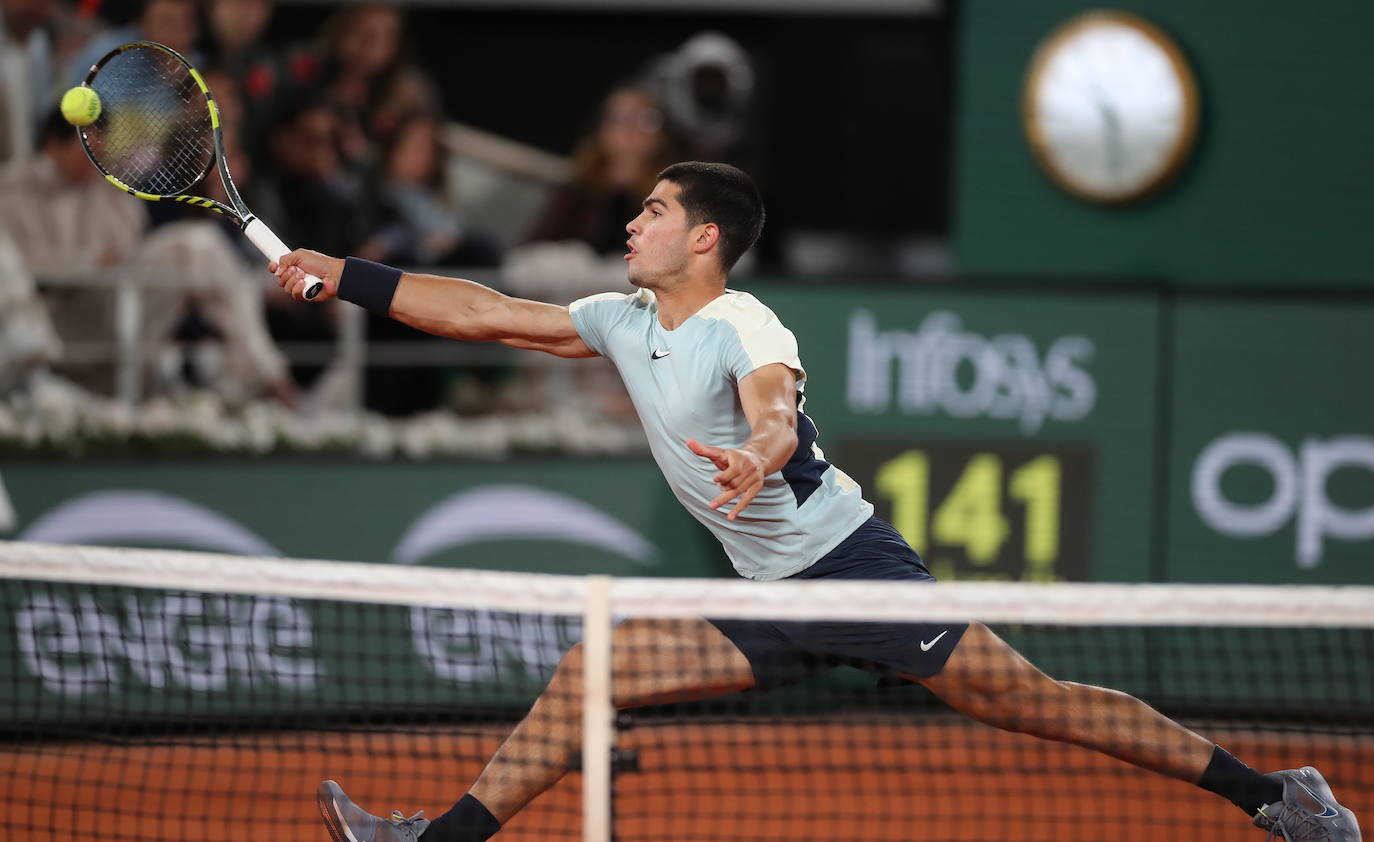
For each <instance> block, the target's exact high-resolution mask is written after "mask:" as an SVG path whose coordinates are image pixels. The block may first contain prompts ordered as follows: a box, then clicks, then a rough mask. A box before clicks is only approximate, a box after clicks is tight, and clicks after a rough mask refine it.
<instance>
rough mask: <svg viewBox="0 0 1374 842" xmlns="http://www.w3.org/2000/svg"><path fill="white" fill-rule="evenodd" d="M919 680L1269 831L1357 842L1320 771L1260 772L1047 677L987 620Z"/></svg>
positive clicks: (963, 704) (1130, 704)
mask: <svg viewBox="0 0 1374 842" xmlns="http://www.w3.org/2000/svg"><path fill="white" fill-rule="evenodd" d="M915 680H917V681H920V682H921V683H922V684H924V685H925V686H926V687H928V688H929V689H930V690H932V691H933V692H935V694H936V695H938V696H940V698H942V699H944V700H945V702H947V703H948V704H949V705H950V706H951V707H953V708H954V709H956V710H958V711H960V712H962V713H965V714H967V715H969V716H971V717H973V718H974V719H977V720H979V721H980V722H985V723H987V724H989V725H993V726H996V727H998V728H1002V729H1004V730H1007V731H1017V732H1021V733H1026V734H1033V735H1035V736H1037V737H1043V738H1045V739H1048V740H1056V741H1059V742H1066V743H1073V744H1075V745H1080V746H1084V747H1086V748H1090V749H1094V750H1096V751H1100V752H1102V753H1104V754H1108V755H1110V756H1112V757H1115V758H1118V759H1120V760H1124V761H1126V762H1127V763H1132V764H1134V765H1136V766H1140V767H1143V768H1145V769H1149V770H1151V771H1154V772H1159V773H1161V774H1164V775H1168V776H1170V777H1174V778H1177V779H1179V780H1182V781H1186V782H1187V783H1191V784H1195V785H1197V786H1200V787H1202V788H1204V789H1207V790H1210V791H1212V792H1215V793H1217V794H1218V795H1221V796H1223V797H1225V798H1227V799H1229V800H1230V801H1231V802H1232V803H1234V804H1235V805H1236V806H1238V807H1240V808H1241V809H1243V810H1245V812H1246V813H1247V814H1248V815H1251V816H1255V818H1256V821H1255V823H1256V824H1258V825H1260V826H1261V827H1263V828H1265V829H1269V828H1271V827H1274V825H1275V824H1276V822H1277V823H1285V822H1287V823H1288V825H1289V826H1297V825H1299V824H1302V825H1304V826H1305V827H1308V828H1309V829H1310V830H1311V835H1304V836H1301V837H1300V838H1302V839H1312V840H1332V842H1359V839H1360V831H1359V825H1358V824H1357V823H1356V821H1355V816H1354V814H1353V813H1351V812H1350V811H1349V810H1347V809H1345V808H1344V807H1341V806H1340V805H1339V804H1337V803H1336V801H1335V798H1334V797H1333V796H1332V794H1331V790H1330V788H1329V787H1328V786H1327V785H1326V781H1325V780H1323V779H1322V778H1321V775H1320V774H1319V773H1317V771H1316V770H1315V769H1311V768H1310V767H1305V768H1303V769H1300V770H1291V771H1286V772H1279V773H1275V774H1271V775H1263V774H1260V773H1259V772H1257V771H1255V770H1254V769H1252V768H1250V767H1249V766H1246V765H1245V764H1244V763H1241V762H1240V761H1239V760H1236V759H1235V758H1234V757H1232V756H1231V755H1230V754H1228V753H1227V752H1226V751H1224V750H1223V749H1222V748H1221V747H1220V746H1217V745H1216V744H1214V743H1212V742H1211V741H1210V740H1208V739H1206V738H1204V737H1202V736H1200V735H1198V734H1196V733H1194V732H1192V731H1190V730H1188V729H1187V728H1184V727H1183V726H1182V725H1179V724H1178V723H1177V722H1174V721H1173V720H1171V719H1169V718H1168V717H1166V716H1164V715H1163V714H1161V713H1160V712H1159V711H1157V710H1155V709H1154V708H1152V707H1150V706H1149V705H1147V704H1145V703H1144V702H1142V701H1140V700H1139V699H1136V698H1135V697H1133V696H1130V695H1127V694H1126V693H1122V692H1119V691H1117V690H1110V689H1107V688H1104V687H1092V686H1089V685H1086V684H1076V683H1074V682H1071V681H1056V680H1054V679H1052V678H1050V677H1049V676H1047V675H1045V674H1044V673H1043V672H1041V671H1040V670H1038V669H1036V668H1035V667H1034V666H1033V665H1032V664H1031V663H1030V662H1029V661H1027V660H1026V659H1025V658H1024V657H1022V656H1021V655H1020V654H1019V653H1018V652H1016V651H1015V650H1014V649H1012V648H1011V647H1010V646H1008V645H1007V644H1006V643H1004V642H1003V641H1002V640H1001V639H1000V638H998V637H997V635H995V634H993V633H992V631H990V630H989V629H988V628H987V627H986V626H984V625H982V624H981V623H972V624H970V625H969V627H968V630H967V631H966V632H965V633H964V636H963V638H962V639H961V640H960V641H959V644H958V645H957V646H956V647H955V649H954V651H953V652H952V653H951V654H950V655H949V659H948V660H947V661H946V662H945V665H944V668H943V669H942V670H941V671H940V672H939V673H938V674H936V675H933V676H930V677H926V678H916V679H915ZM1285 838H1289V836H1288V834H1287V833H1286V831H1285ZM1292 838H1299V837H1292Z"/></svg>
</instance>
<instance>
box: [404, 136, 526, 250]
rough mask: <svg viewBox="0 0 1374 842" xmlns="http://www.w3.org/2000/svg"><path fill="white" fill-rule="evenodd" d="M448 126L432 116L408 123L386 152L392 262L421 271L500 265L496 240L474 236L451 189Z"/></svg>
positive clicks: (477, 234)
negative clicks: (445, 134)
mask: <svg viewBox="0 0 1374 842" xmlns="http://www.w3.org/2000/svg"><path fill="white" fill-rule="evenodd" d="M443 129H444V127H443V123H442V122H441V121H440V119H439V118H438V117H437V116H435V115H431V114H427V113H423V112H420V113H413V114H410V115H408V116H407V117H405V118H403V119H402V120H401V122H400V123H399V124H398V125H397V127H396V129H395V131H394V132H393V133H392V137H391V142H390V143H388V144H387V146H386V148H385V149H384V150H383V152H382V160H381V165H380V169H381V183H380V186H379V188H378V193H379V196H380V199H381V201H382V203H383V205H384V207H385V209H386V211H387V212H388V214H389V216H390V217H391V222H390V225H388V226H387V239H388V252H389V256H388V258H387V260H388V261H390V262H393V263H400V264H403V265H419V266H499V265H500V263H501V253H500V249H499V248H498V247H497V245H496V244H495V243H494V242H493V241H492V240H491V238H489V237H486V236H483V235H482V234H481V232H478V231H474V230H472V228H471V227H470V226H469V225H468V223H467V221H466V220H464V219H463V216H462V214H461V213H459V211H458V205H457V202H456V201H455V199H454V197H453V196H452V195H451V191H450V189H449V178H448V168H447V158H448V153H447V151H446V150H445V148H444V144H443Z"/></svg>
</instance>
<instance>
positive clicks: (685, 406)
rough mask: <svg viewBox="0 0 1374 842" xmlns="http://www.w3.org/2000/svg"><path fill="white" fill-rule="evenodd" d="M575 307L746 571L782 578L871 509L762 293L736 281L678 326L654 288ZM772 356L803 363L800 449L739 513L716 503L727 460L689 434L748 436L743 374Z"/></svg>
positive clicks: (659, 458)
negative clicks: (666, 321)
mask: <svg viewBox="0 0 1374 842" xmlns="http://www.w3.org/2000/svg"><path fill="white" fill-rule="evenodd" d="M568 310H569V312H571V313H572V320H573V325H574V326H575V327H576V328H577V332H578V333H579V334H580V335H581V337H582V341H583V342H586V343H587V346H588V347H590V348H591V349H592V350H593V351H596V352H597V353H598V354H600V355H601V356H603V357H606V358H608V359H609V360H610V361H611V362H613V363H615V365H616V368H618V369H620V376H621V377H622V378H623V379H624V380H625V386H626V388H627V389H628V390H629V393H630V398H631V399H632V400H633V401H634V404H635V409H636V410H637V411H638V412H639V417H640V420H641V421H642V422H643V424H644V430H645V432H646V433H647V434H648V437H649V447H650V450H651V451H652V452H653V455H654V460H655V461H656V462H658V466H659V468H660V469H661V470H662V471H663V476H664V477H665V478H666V479H667V480H668V485H669V486H671V487H672V489H673V493H674V494H676V495H677V499H678V500H679V501H681V502H682V505H683V506H685V507H686V509H687V511H689V512H691V513H692V516H693V517H695V518H696V519H697V520H699V521H701V522H702V523H704V524H705V525H706V527H707V528H708V529H710V530H711V531H712V532H713V533H715V536H716V537H717V538H719V539H720V542H721V543H722V544H724V545H725V552H726V555H728V556H729V557H730V561H731V562H732V563H733V564H734V566H735V569H736V570H737V571H739V574H740V575H741V576H744V577H745V578H748V579H760V580H766V579H781V578H783V577H786V576H791V575H793V574H794V573H797V572H799V571H801V570H805V569H806V568H807V567H810V566H811V565H812V564H814V563H815V562H816V561H817V560H818V559H819V558H820V557H821V556H823V555H825V554H826V553H828V552H830V550H832V549H834V548H835V546H836V545H837V544H839V543H840V542H841V541H843V540H844V539H845V538H847V537H848V536H849V534H850V533H851V532H853V531H854V530H855V529H857V528H858V527H859V526H860V525H861V524H862V523H863V522H864V521H866V520H868V518H869V517H870V516H871V515H872V514H873V506H872V504H871V503H869V502H868V501H867V500H865V499H863V492H862V490H861V489H860V488H859V485H858V483H856V482H854V481H853V480H852V479H850V478H849V477H848V476H846V475H845V474H844V472H843V471H841V470H839V469H838V468H836V467H835V466H833V465H831V464H830V463H828V462H826V461H825V455H824V454H823V453H821V449H820V448H819V447H817V446H816V425H815V424H814V423H812V421H811V419H810V418H807V417H806V415H805V413H803V412H802V404H803V395H802V392H803V389H804V388H805V385H806V372H805V371H804V370H803V369H802V365H801V360H800V359H799V358H798V357H797V338H796V337H795V336H793V335H792V331H790V330H788V329H787V328H785V327H783V325H782V323H781V322H779V321H778V318H777V316H775V315H773V311H772V310H769V309H768V308H767V307H765V306H764V305H763V304H762V303H760V302H759V300H758V299H757V298H755V297H754V296H752V295H749V294H748V293H744V292H735V291H734V290H726V291H725V294H724V295H722V296H720V297H719V298H716V299H714V300H712V301H711V302H710V303H708V304H707V305H706V306H705V307H703V308H701V309H700V310H698V311H697V312H696V313H695V314H694V315H693V316H692V317H691V318H689V319H687V320H686V321H685V322H683V323H682V324H681V325H679V326H678V327H677V329H675V330H667V329H665V328H664V327H663V325H662V324H661V323H659V320H658V303H657V302H656V301H655V299H654V294H653V293H652V292H650V291H648V290H639V291H638V292H633V293H618V292H608V293H603V294H601V295H593V296H590V297H588V298H583V299H581V300H579V301H575V302H573V303H572V305H570V306H569V307H568ZM770 363H782V364H783V365H786V366H788V367H789V368H791V369H792V370H793V371H795V372H796V374H797V450H796V452H794V453H793V454H792V457H791V458H790V459H789V460H788V462H787V464H786V465H785V466H783V468H782V470H780V471H777V472H775V473H773V474H770V475H769V476H767V477H765V478H764V484H763V490H761V491H760V492H759V494H758V496H757V497H755V498H754V500H753V501H752V502H751V503H750V504H749V505H748V506H746V507H745V508H744V510H743V511H741V512H740V516H739V518H737V519H736V520H733V521H729V520H726V519H725V516H726V515H727V514H729V513H730V510H731V508H732V506H733V504H732V503H727V504H725V505H724V506H721V507H720V508H719V509H716V510H714V511H713V510H711V509H709V508H707V506H708V504H709V503H710V502H711V501H712V500H713V499H715V498H716V496H717V495H719V494H720V488H719V487H718V486H717V485H716V484H715V482H713V481H712V479H711V478H712V477H713V476H715V475H716V473H717V472H718V469H717V468H716V467H715V465H713V464H712V463H711V461H710V460H709V459H705V458H703V457H700V456H697V455H696V454H695V453H693V452H692V451H690V450H688V449H687V445H686V441H687V439H689V438H694V439H696V440H697V441H700V442H702V443H703V444H709V445H715V446H716V447H725V448H731V447H739V446H740V445H741V444H743V443H744V442H745V440H747V439H748V438H749V434H750V429H749V419H748V418H746V417H745V415H744V409H743V407H742V406H741V405H740V399H739V382H740V381H741V380H743V379H744V378H745V377H746V376H748V375H749V374H750V373H751V372H753V371H754V370H755V369H758V368H761V367H763V366H765V365H769V364H770Z"/></svg>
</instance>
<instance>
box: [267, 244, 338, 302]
mask: <svg viewBox="0 0 1374 842" xmlns="http://www.w3.org/2000/svg"><path fill="white" fill-rule="evenodd" d="M343 267H344V262H343V261H342V260H340V259H339V258H337V257H330V256H329V255H327V254H320V253H319V252H317V251H310V250H309V249H296V250H295V251H293V252H291V253H290V254H288V255H286V256H285V257H283V258H282V259H281V260H273V261H271V262H269V263H268V264H267V271H269V272H271V273H272V274H274V275H276V276H277V283H279V284H281V288H282V290H283V291H284V292H285V293H286V294H287V295H289V296H291V297H292V298H294V299H296V300H297V301H305V300H306V297H305V288H306V281H305V275H306V273H307V272H309V273H310V274H311V275H314V276H315V277H317V278H319V279H320V280H322V281H324V289H322V290H320V293H319V295H316V296H315V297H314V298H311V299H309V300H310V301H312V302H320V301H328V300H329V299H331V298H333V297H334V296H336V295H338V293H339V276H340V275H342V274H343Z"/></svg>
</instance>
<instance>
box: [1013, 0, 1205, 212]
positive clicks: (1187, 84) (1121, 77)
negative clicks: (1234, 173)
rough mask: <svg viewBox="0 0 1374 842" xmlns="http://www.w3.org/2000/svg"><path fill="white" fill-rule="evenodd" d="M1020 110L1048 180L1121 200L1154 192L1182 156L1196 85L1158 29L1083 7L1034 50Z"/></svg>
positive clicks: (1100, 198)
mask: <svg viewBox="0 0 1374 842" xmlns="http://www.w3.org/2000/svg"><path fill="white" fill-rule="evenodd" d="M1022 111H1023V117H1024V120H1025V125H1026V135H1027V137H1028V138H1029V140H1030V145H1031V149H1032V150H1033V151H1034V153H1035V157H1036V160H1038V161H1039V162H1040V165H1041V166H1042V167H1043V168H1044V169H1045V172H1047V173H1048V174H1049V176H1050V177H1051V178H1052V179H1054V181H1055V182H1056V183H1058V184H1059V185H1060V186H1061V187H1063V188H1064V189H1065V190H1067V191H1069V192H1070V193H1072V194H1074V195H1075V196H1078V197H1080V198H1083V199H1088V200H1090V201H1095V202H1127V201H1130V200H1132V199H1137V198H1140V197H1142V196H1145V195H1148V194H1149V193H1151V192H1153V191H1155V190H1158V189H1159V188H1160V187H1161V186H1163V185H1164V184H1165V183H1166V182H1168V181H1169V179H1171V178H1172V177H1173V176H1174V175H1175V174H1176V173H1177V172H1178V171H1179V169H1180V168H1181V167H1182V166H1183V163H1184V162H1185V161H1186V160H1187V158H1188V153H1189V152H1190V151H1191V149H1192V146H1193V140H1194V138H1195V137H1196V135H1197V123H1198V94H1197V82H1196V80H1195V79H1194V78H1193V73H1192V70H1190V69H1189V67H1188V63H1187V61H1186V60H1185V59H1184V57H1183V52H1182V51H1181V50H1180V49H1179V48H1178V46H1177V45H1176V44H1175V43H1174V42H1173V41H1172V40H1171V39H1170V38H1169V36H1168V35H1166V34H1165V33H1164V32H1163V31H1162V30H1160V29H1159V28H1158V27H1156V26H1154V25H1153V24H1151V23H1149V22H1148V21H1145V20H1143V19H1141V18H1139V17H1136V16H1135V15H1131V14H1127V13H1125V12H1118V11H1093V12H1087V13H1085V14H1082V15H1080V16H1078V17H1076V18H1074V19H1072V20H1070V21H1068V22H1067V23H1065V24H1064V25H1062V26H1060V27H1059V28H1058V29H1056V30H1055V31H1054V32H1052V33H1050V35H1049V37H1047V38H1046V39H1045V41H1044V42H1043V43H1042V44H1041V45H1040V47H1039V48H1038V49H1037V50H1036V51H1035V56H1034V57H1033V58H1032V59H1031V65H1030V71H1029V73H1028V74H1027V76H1026V89H1025V95H1024V98H1023V100H1022Z"/></svg>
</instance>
